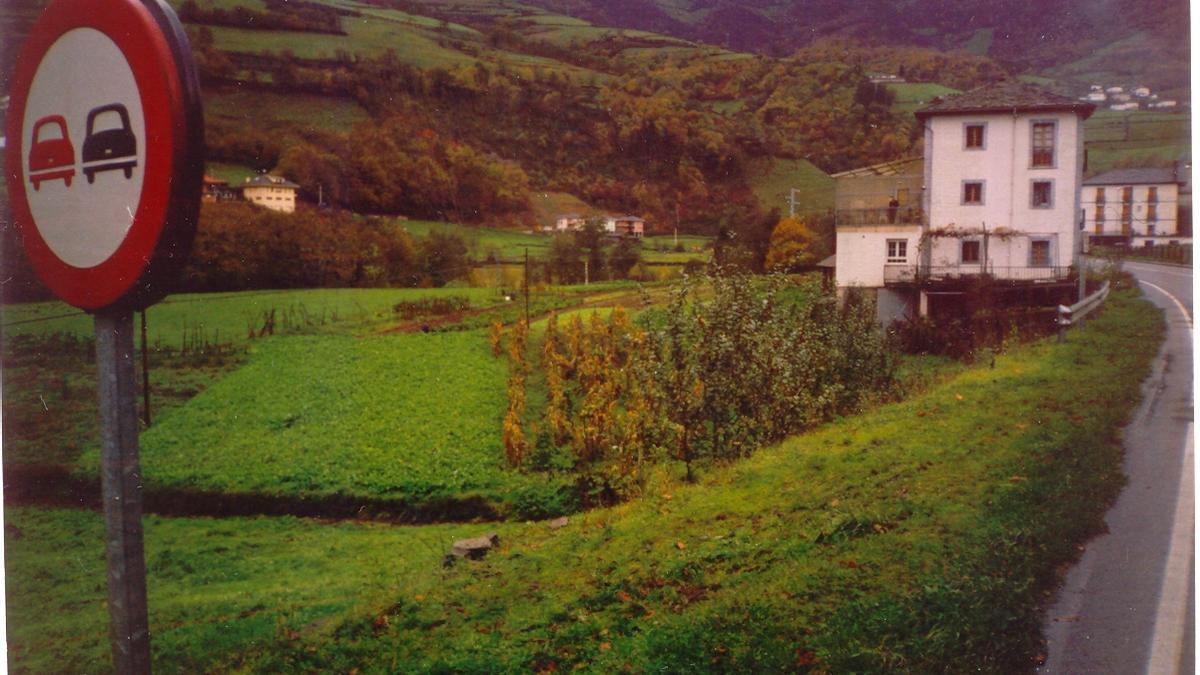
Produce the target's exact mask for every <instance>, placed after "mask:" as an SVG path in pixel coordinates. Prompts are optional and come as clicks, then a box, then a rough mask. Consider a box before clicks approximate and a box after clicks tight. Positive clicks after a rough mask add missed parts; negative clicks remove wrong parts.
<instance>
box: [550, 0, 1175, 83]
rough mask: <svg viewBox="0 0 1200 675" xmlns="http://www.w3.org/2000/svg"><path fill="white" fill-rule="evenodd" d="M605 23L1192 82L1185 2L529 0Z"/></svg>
mask: <svg viewBox="0 0 1200 675" xmlns="http://www.w3.org/2000/svg"><path fill="white" fill-rule="evenodd" d="M529 1H530V2H531V3H532V4H536V5H539V6H541V7H546V8H550V9H553V10H555V11H562V12H565V13H570V14H574V15H576V16H582V17H586V18H587V19H589V20H591V21H594V22H596V23H601V24H605V25H612V26H622V27H628V28H641V29H646V30H655V31H660V32H664V33H667V34H670V35H675V36H678V37H684V38H688V39H694V40H699V41H704V42H707V43H710V44H716V45H722V46H725V47H728V48H731V49H742V50H746V51H754V52H758V53H765V54H774V55H780V56H781V55H790V54H792V53H793V52H794V51H795V50H796V49H797V48H798V47H802V46H805V45H807V44H808V43H810V42H812V41H814V40H819V39H822V38H828V37H830V36H837V37H838V39H839V40H845V39H854V40H857V41H862V42H864V43H868V44H888V45H907V46H923V47H932V48H936V49H941V50H956V49H962V50H967V51H971V52H974V53H976V54H980V55H986V56H990V57H992V58H994V59H996V60H998V61H1000V62H1002V63H1004V64H1005V65H1006V67H1009V68H1010V69H1012V70H1013V71H1014V72H1017V73H1043V74H1051V75H1055V76H1059V77H1066V78H1068V79H1079V80H1081V81H1083V80H1086V79H1088V78H1091V77H1113V78H1124V77H1127V78H1131V79H1135V80H1137V81H1139V82H1141V83H1142V84H1145V85H1147V86H1150V87H1153V88H1155V89H1167V90H1170V89H1173V88H1182V87H1187V86H1188V83H1189V80H1188V63H1189V48H1188V42H1189V36H1188V3H1187V2H1186V1H1184V0H1148V1H1143V0H1106V1H1104V2H1097V1H1096V0H1046V1H1044V2H1038V3H1036V4H1034V3H1028V2H1024V1H1017V0H1002V1H1000V2H996V1H994V0H988V1H985V0H800V1H796V0H669V1H668V0H620V1H618V2H613V1H611V0H529Z"/></svg>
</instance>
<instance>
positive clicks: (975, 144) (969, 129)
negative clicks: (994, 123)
mask: <svg viewBox="0 0 1200 675" xmlns="http://www.w3.org/2000/svg"><path fill="white" fill-rule="evenodd" d="M986 128H987V125H984V124H966V125H963V132H964V139H963V147H965V148H966V149H967V150H983V147H984V146H983V138H984V136H983V134H984V129H986Z"/></svg>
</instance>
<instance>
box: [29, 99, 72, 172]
mask: <svg viewBox="0 0 1200 675" xmlns="http://www.w3.org/2000/svg"><path fill="white" fill-rule="evenodd" d="M51 126H56V127H58V138H41V135H42V130H43V129H44V128H46V127H51ZM74 176H75V146H73V145H71V138H70V136H69V135H68V134H67V121H66V120H65V119H63V116H62V115H47V116H45V117H43V118H42V119H40V120H38V121H37V123H36V124H34V125H33V148H31V149H30V151H29V180H30V181H32V182H33V189H34V190H37V189H38V188H39V187H40V185H41V183H42V182H43V181H48V180H56V179H59V178H61V179H62V180H63V182H64V183H66V184H67V187H71V178H73V177H74Z"/></svg>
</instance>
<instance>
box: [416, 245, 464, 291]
mask: <svg viewBox="0 0 1200 675" xmlns="http://www.w3.org/2000/svg"><path fill="white" fill-rule="evenodd" d="M419 252H420V261H421V271H422V272H423V273H424V274H425V278H426V279H427V280H428V281H429V283H431V284H432V285H433V286H436V287H441V286H445V285H446V283H447V282H449V281H450V280H452V279H457V278H459V277H464V276H466V275H467V272H468V271H469V269H470V265H469V263H468V261H467V244H466V242H464V241H463V240H462V238H461V237H458V236H456V235H453V234H445V233H442V232H430V233H429V236H428V237H427V238H426V239H425V240H424V241H422V242H421V244H420V246H419Z"/></svg>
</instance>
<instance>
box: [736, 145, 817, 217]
mask: <svg viewBox="0 0 1200 675" xmlns="http://www.w3.org/2000/svg"><path fill="white" fill-rule="evenodd" d="M750 185H751V187H752V188H753V189H754V194H755V195H757V196H758V201H759V203H761V204H762V205H763V207H764V208H767V209H779V212H780V213H781V214H783V215H784V216H786V215H787V214H788V213H789V210H788V209H789V201H788V200H789V197H790V195H791V189H792V188H795V189H796V211H797V213H798V214H799V213H808V212H824V211H827V210H829V209H832V208H833V179H832V178H830V177H829V176H828V174H826V173H825V172H824V171H821V170H820V169H818V168H817V167H816V166H814V165H813V164H812V162H809V161H808V160H806V159H773V160H770V164H769V165H764V166H762V167H759V168H757V170H756V171H755V173H754V177H753V178H752V179H751V184H750Z"/></svg>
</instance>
